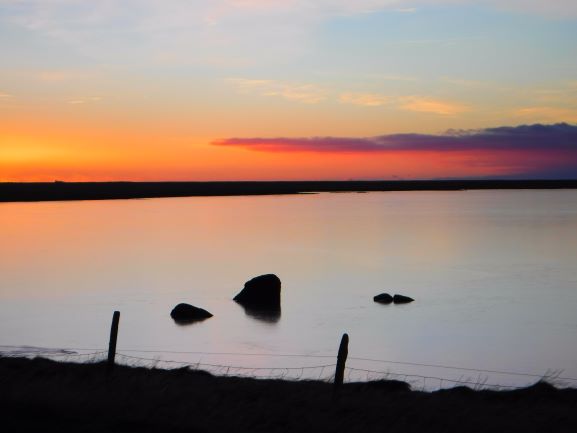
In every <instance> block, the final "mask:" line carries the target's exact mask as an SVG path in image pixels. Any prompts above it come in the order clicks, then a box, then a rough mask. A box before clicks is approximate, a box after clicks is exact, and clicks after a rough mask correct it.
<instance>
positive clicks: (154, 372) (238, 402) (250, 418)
mask: <svg viewBox="0 0 577 433" xmlns="http://www.w3.org/2000/svg"><path fill="white" fill-rule="evenodd" d="M0 390H1V392H0V408H1V409H2V421H1V425H2V428H3V431H7V432H40V431H41V432H139V433H145V432H185V431H186V432H232V431H234V432H341V431H342V432H391V433H397V432H399V433H400V432H403V433H411V432H523V433H530V432H575V431H577V410H576V409H577V390H575V389H564V390H560V389H555V388H554V387H553V386H552V385H549V384H546V383H538V384H536V385H534V386H532V387H529V388H526V389H521V390H515V391H499V392H497V391H472V390H470V389H468V388H454V389H450V390H444V391H437V392H433V393H424V392H416V391H410V390H409V387H408V385H407V384H406V383H404V382H398V381H375V382H367V383H345V385H344V386H343V387H342V389H341V394H340V398H339V400H338V402H333V401H332V398H331V396H332V384H330V383H325V382H320V381H298V382H291V381H283V380H256V379H247V378H234V377H216V376H212V375H211V374H209V373H206V372H200V371H194V370H189V369H178V370H160V369H147V368H142V367H139V368H136V367H124V366H117V367H116V368H115V370H114V372H113V373H112V374H111V375H108V376H107V375H106V367H105V365H104V364H102V363H100V364H72V363H57V362H54V361H49V360H46V359H33V360H30V359H24V358H0Z"/></svg>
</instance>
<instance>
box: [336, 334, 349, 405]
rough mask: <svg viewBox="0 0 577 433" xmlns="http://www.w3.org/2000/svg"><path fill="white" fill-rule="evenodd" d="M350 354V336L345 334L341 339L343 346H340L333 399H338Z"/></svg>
mask: <svg viewBox="0 0 577 433" xmlns="http://www.w3.org/2000/svg"><path fill="white" fill-rule="evenodd" d="M348 354H349V335H348V334H343V338H341V345H340V346H339V354H338V356H337V369H336V371H335V383H334V386H333V399H336V398H338V395H339V391H340V389H341V386H342V384H343V380H344V378H345V363H346V362H347V355H348Z"/></svg>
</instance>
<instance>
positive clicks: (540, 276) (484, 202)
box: [0, 190, 577, 384]
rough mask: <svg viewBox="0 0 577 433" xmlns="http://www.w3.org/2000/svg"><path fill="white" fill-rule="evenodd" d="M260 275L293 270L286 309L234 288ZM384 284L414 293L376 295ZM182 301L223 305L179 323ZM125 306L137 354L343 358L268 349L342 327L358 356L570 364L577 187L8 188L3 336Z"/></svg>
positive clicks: (101, 329) (14, 342)
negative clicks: (173, 192) (403, 300)
mask: <svg viewBox="0 0 577 433" xmlns="http://www.w3.org/2000/svg"><path fill="white" fill-rule="evenodd" d="M264 273H276V274H277V275H278V276H279V277H280V278H281V280H282V284H283V286H282V290H283V291H282V298H283V299H282V315H281V317H280V318H278V320H276V321H275V320H268V321H265V320H260V319H259V318H256V317H253V316H250V315H248V314H246V313H245V311H244V310H243V308H242V307H240V306H239V305H237V304H236V303H234V302H232V301H231V298H232V297H233V296H234V295H235V294H236V293H237V292H238V291H239V290H240V289H241V288H242V286H243V283H244V282H245V281H246V280H248V279H249V278H251V277H253V276H256V275H259V274H264ZM383 291H386V292H390V293H397V292H398V293H402V294H406V295H409V296H412V297H414V298H415V299H416V300H417V301H416V302H414V303H412V304H409V305H404V306H394V305H389V306H383V305H378V304H375V303H373V301H372V297H373V296H374V295H376V294H378V293H380V292H383ZM179 302H189V303H192V304H194V305H197V306H200V307H203V308H206V309H207V310H209V311H211V312H212V313H213V314H214V317H213V318H211V319H209V320H207V321H205V322H203V323H198V324H194V325H190V326H177V325H176V324H174V323H173V321H172V320H171V318H170V317H169V313H170V310H171V308H172V307H173V306H174V305H175V304H177V303H179ZM115 309H118V310H120V311H121V313H122V317H121V326H120V334H119V351H120V352H123V351H130V350H141V351H143V352H124V353H127V354H132V355H134V356H145V357H150V358H157V359H171V360H182V361H189V362H193V361H194V362H198V361H200V362H203V363H215V364H227V365H242V366H252V367H280V366H285V367H289V366H290V367H294V366H308V365H310V366H314V365H320V364H327V363H329V364H330V363H333V362H334V360H333V359H328V358H307V357H277V356H270V357H269V356H260V355H263V354H270V355H279V354H302V355H315V356H319V355H331V356H332V355H334V354H335V353H336V350H337V347H338V343H339V339H340V336H341V334H342V333H343V332H348V333H349V335H350V338H351V343H350V347H349V354H350V356H352V357H358V358H374V359H381V360H393V361H408V362H413V363H425V364H441V365H449V366H464V367H472V368H482V369H489V370H491V369H497V370H511V371H517V372H519V371H520V372H529V373H536V374H544V373H546V372H547V371H551V370H554V371H556V372H562V373H561V376H564V377H566V376H569V377H577V314H576V311H577V191H575V190H563V191H463V192H389V193H367V194H355V193H347V194H317V195H299V196H265V197H208V198H176V199H171V198H169V199H151V200H126V201H92V202H91V201H85V202H51V203H23V204H17V203H8V204H0V345H2V346H17V347H18V346H23V345H28V346H35V347H42V348H53V349H58V348H105V347H106V346H107V339H108V332H109V326H110V319H111V315H112V312H113V310H115ZM4 350H5V351H9V350H13V348H7V347H4ZM145 350H150V351H160V352H144V351H145ZM183 351H185V352H227V353H230V352H233V353H242V354H259V356H248V355H215V354H194V353H172V352H183ZM348 365H350V366H353V367H358V368H364V369H371V370H379V371H390V372H394V373H410V374H424V375H432V376H439V377H455V376H457V377H460V378H472V379H474V380H487V381H489V382H497V383H502V384H518V383H520V382H521V383H525V382H527V381H531V378H527V377H508V376H504V375H492V374H489V373H482V374H481V373H476V372H468V371H457V370H449V369H440V368H433V367H422V366H412V365H405V364H387V363H377V362H369V361H360V360H350V361H349V363H348ZM315 374H316V373H315Z"/></svg>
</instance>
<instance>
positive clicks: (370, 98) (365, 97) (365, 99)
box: [339, 93, 392, 107]
mask: <svg viewBox="0 0 577 433" xmlns="http://www.w3.org/2000/svg"><path fill="white" fill-rule="evenodd" d="M339 101H340V102H343V103H345V104H353V105H363V106H366V107H378V106H381V105H388V104H390V103H391V101H392V98H390V97H388V96H384V95H380V94H378V93H343V94H342V95H340V96H339Z"/></svg>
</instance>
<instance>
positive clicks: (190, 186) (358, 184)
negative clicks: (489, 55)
mask: <svg viewBox="0 0 577 433" xmlns="http://www.w3.org/2000/svg"><path fill="white" fill-rule="evenodd" d="M576 188H577V180H398V181H384V180H375V181H238V182H30V183H10V182H7V183H0V202H37V201H72V200H121V199H137V198H168V197H208V196H243V195H245V196H246V195H286V194H304V193H319V192H375V191H461V190H491V189H500V190H502V189H576Z"/></svg>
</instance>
